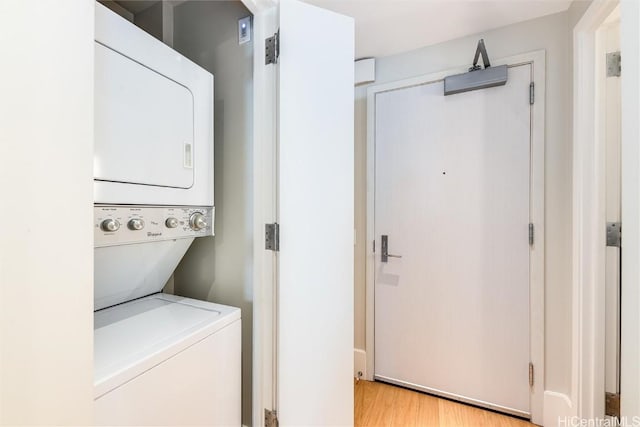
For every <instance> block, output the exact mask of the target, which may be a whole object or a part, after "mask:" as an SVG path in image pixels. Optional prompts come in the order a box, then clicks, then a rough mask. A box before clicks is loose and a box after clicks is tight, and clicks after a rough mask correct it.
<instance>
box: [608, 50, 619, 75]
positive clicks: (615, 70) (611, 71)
mask: <svg viewBox="0 0 640 427" xmlns="http://www.w3.org/2000/svg"><path fill="white" fill-rule="evenodd" d="M621 74H622V57H621V56H620V52H611V53H607V77H620V75H621Z"/></svg>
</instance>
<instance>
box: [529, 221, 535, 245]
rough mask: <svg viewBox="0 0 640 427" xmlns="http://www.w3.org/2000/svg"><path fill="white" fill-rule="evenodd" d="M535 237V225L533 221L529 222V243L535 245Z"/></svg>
mask: <svg viewBox="0 0 640 427" xmlns="http://www.w3.org/2000/svg"><path fill="white" fill-rule="evenodd" d="M534 239H535V227H534V226H533V223H529V245H530V246H533V241H534Z"/></svg>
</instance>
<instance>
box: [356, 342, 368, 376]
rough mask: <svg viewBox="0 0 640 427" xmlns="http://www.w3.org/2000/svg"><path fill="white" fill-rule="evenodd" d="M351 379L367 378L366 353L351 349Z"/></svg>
mask: <svg viewBox="0 0 640 427" xmlns="http://www.w3.org/2000/svg"><path fill="white" fill-rule="evenodd" d="M353 378H358V379H362V378H367V352H366V351H364V350H360V349H359V348H354V349H353Z"/></svg>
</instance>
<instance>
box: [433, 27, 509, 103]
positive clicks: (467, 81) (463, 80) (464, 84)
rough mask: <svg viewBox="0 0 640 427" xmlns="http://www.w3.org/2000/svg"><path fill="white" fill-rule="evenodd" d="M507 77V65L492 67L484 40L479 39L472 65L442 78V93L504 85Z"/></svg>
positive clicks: (451, 93)
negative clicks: (461, 71)
mask: <svg viewBox="0 0 640 427" xmlns="http://www.w3.org/2000/svg"><path fill="white" fill-rule="evenodd" d="M480 56H482V62H483V65H484V68H482V67H480V65H478V60H479V59H480ZM507 78H508V72H507V66H506V65H498V66H497V67H492V66H491V63H490V62H489V55H488V54H487V49H486V48H485V45H484V40H483V39H480V40H478V46H477V47H476V54H475V56H474V58H473V65H472V66H471V68H469V71H468V72H466V73H463V74H456V75H453V76H447V77H445V78H444V94H445V96H446V95H454V94H456V93H462V92H469V91H472V90H478V89H486V88H490V87H494V86H504V85H505V84H506V83H507Z"/></svg>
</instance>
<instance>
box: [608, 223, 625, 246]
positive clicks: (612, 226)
mask: <svg viewBox="0 0 640 427" xmlns="http://www.w3.org/2000/svg"><path fill="white" fill-rule="evenodd" d="M621 244H622V223H620V222H608V223H607V246H613V247H616V248H619V247H620V245H621Z"/></svg>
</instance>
